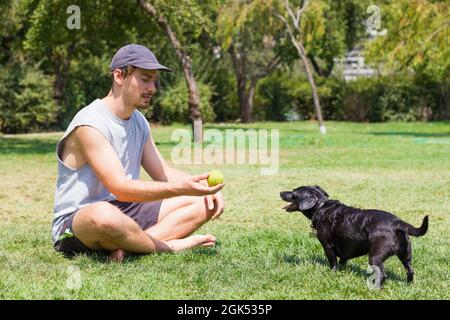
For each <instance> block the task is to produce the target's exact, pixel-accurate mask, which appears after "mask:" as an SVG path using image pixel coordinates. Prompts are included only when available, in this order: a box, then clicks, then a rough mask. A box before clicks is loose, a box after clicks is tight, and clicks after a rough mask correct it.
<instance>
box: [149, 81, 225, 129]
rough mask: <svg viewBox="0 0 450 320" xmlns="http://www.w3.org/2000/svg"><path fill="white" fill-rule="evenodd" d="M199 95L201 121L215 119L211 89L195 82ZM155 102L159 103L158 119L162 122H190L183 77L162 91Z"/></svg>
mask: <svg viewBox="0 0 450 320" xmlns="http://www.w3.org/2000/svg"><path fill="white" fill-rule="evenodd" d="M197 89H198V93H199V95H200V112H201V113H202V120H203V122H211V121H214V119H215V116H216V115H215V113H214V110H213V108H212V105H211V96H212V90H211V87H210V86H208V85H207V84H204V83H201V82H197ZM155 103H157V104H160V106H161V110H160V112H161V114H160V120H161V121H162V122H163V123H166V124H170V123H171V122H183V123H188V122H190V117H189V116H190V111H189V107H188V92H187V88H186V83H185V81H184V79H180V80H178V81H177V82H176V83H175V85H174V86H173V87H172V88H169V89H167V90H165V91H164V92H162V94H161V96H160V97H159V98H157V99H156V101H155Z"/></svg>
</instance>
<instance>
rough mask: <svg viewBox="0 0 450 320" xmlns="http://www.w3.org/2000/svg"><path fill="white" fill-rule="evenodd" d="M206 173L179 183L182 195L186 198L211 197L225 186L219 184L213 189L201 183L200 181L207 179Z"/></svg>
mask: <svg viewBox="0 0 450 320" xmlns="http://www.w3.org/2000/svg"><path fill="white" fill-rule="evenodd" d="M208 175H209V174H208V173H204V174H201V175H198V176H193V177H190V178H188V179H187V180H184V181H182V182H181V189H182V190H183V194H184V195H187V196H207V195H212V194H215V193H217V192H219V191H220V190H222V188H223V187H224V186H225V185H224V184H223V183H220V184H218V185H216V186H214V187H209V186H208V185H207V184H206V185H205V183H201V181H202V180H205V179H207V178H208Z"/></svg>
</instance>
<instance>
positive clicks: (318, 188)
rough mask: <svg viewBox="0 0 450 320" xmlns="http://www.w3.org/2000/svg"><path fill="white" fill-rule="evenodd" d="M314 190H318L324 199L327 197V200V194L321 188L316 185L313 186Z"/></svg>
mask: <svg viewBox="0 0 450 320" xmlns="http://www.w3.org/2000/svg"><path fill="white" fill-rule="evenodd" d="M314 188H316V189H317V190H319V191H320V192H321V193H322V194H323V195H324V196H325V197H327V198H328V197H329V195H328V193H327V192H326V191H325V190H323V189H322V188H321V187H319V186H317V185H316V186H314Z"/></svg>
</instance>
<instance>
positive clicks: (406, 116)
mask: <svg viewBox="0 0 450 320" xmlns="http://www.w3.org/2000/svg"><path fill="white" fill-rule="evenodd" d="M317 85H318V92H319V96H320V98H321V104H322V108H323V113H324V116H325V118H326V119H328V120H349V121H370V122H381V121H417V120H431V119H443V118H444V119H445V118H446V117H447V113H446V112H447V111H446V110H445V109H443V107H444V106H443V105H442V104H441V103H440V100H439V92H440V90H450V86H449V84H447V86H446V87H444V88H442V84H441V83H439V82H436V81H435V80H433V79H430V78H426V77H418V76H416V77H412V76H410V77H405V76H404V75H399V76H385V77H380V78H362V79H358V80H356V81H351V82H348V83H347V82H344V81H343V80H339V79H336V78H326V79H323V78H322V79H319V81H318V84H317ZM312 106H313V101H312V96H311V90H310V88H309V85H308V82H307V81H306V79H305V78H304V76H302V75H292V74H291V75H290V74H288V73H281V72H278V73H276V74H274V75H272V76H270V77H268V78H266V79H264V80H262V81H261V83H260V85H259V86H258V95H257V99H256V101H255V114H256V116H257V118H258V119H260V120H275V121H283V120H286V119H287V118H288V115H289V114H290V113H292V112H294V113H296V114H297V115H298V116H299V118H300V119H312V118H313V117H314V110H313V107H312Z"/></svg>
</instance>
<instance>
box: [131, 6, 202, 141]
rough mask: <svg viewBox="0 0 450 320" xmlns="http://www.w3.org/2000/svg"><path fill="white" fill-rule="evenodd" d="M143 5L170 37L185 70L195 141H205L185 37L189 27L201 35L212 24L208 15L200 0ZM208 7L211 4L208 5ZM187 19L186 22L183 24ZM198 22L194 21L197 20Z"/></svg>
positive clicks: (196, 90)
mask: <svg viewBox="0 0 450 320" xmlns="http://www.w3.org/2000/svg"><path fill="white" fill-rule="evenodd" d="M138 1H139V5H140V6H141V8H142V9H143V10H144V11H145V12H146V13H147V14H149V15H150V16H151V17H152V18H153V19H155V21H156V22H157V24H158V25H159V26H160V28H161V29H162V30H164V32H165V34H166V36H167V38H168V39H169V42H170V44H171V45H172V48H173V49H174V50H175V53H176V55H177V57H178V60H179V63H180V65H181V68H182V70H183V74H184V77H185V80H186V85H187V89H188V106H189V110H190V118H191V120H192V124H193V132H194V141H195V142H201V141H202V116H201V112H200V98H199V94H198V89H197V82H196V80H195V77H194V73H193V70H192V63H191V58H190V56H189V53H188V49H187V46H185V45H183V43H182V40H181V37H180V36H182V35H183V34H184V33H186V30H188V31H190V32H192V33H193V34H194V36H196V35H197V36H198V35H199V34H200V33H201V32H202V31H203V27H204V26H207V25H208V20H207V17H208V14H204V13H203V8H202V6H201V4H199V3H197V2H196V1H185V2H183V3H181V4H180V3H179V2H178V1H167V0H166V1H151V2H150V1H148V0H138ZM206 8H208V6H206ZM181 22H183V25H181V24H180V23H181ZM193 22H194V23H193Z"/></svg>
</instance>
